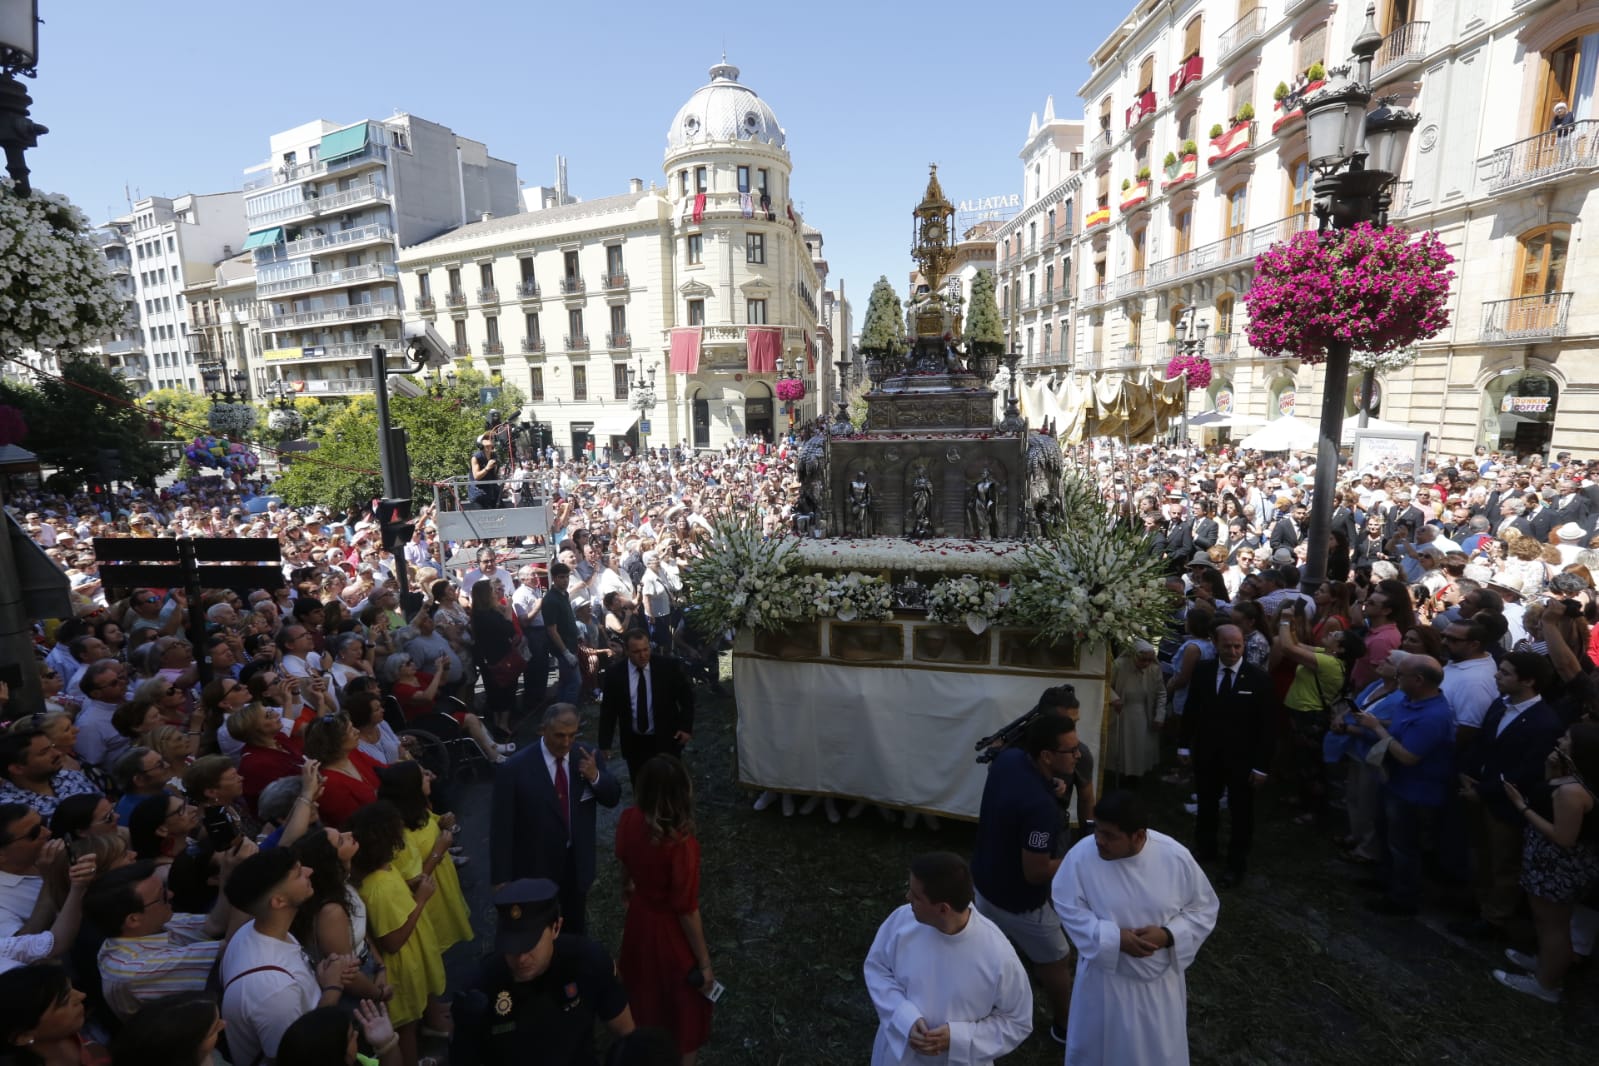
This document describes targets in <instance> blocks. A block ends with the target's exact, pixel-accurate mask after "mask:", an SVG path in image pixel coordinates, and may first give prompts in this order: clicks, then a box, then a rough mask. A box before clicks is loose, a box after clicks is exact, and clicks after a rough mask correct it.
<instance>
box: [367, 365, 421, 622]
mask: <svg viewBox="0 0 1599 1066" xmlns="http://www.w3.org/2000/svg"><path fill="white" fill-rule="evenodd" d="M372 392H373V396H374V398H375V399H376V400H377V405H378V469H379V470H381V471H382V472H383V495H384V497H385V498H386V499H398V498H400V490H401V488H402V486H406V485H409V484H410V482H411V479H410V477H409V476H405V477H401V476H400V471H399V467H398V465H397V463H396V457H395V454H394V440H393V437H392V435H393V432H394V430H393V427H392V426H390V424H389V359H388V353H387V352H385V351H384V350H383V346H382V345H380V344H379V345H374V346H373V347H372ZM410 491H411V490H410V489H409V488H407V489H405V492H406V493H407V494H409V493H410ZM411 513H412V514H413V515H414V514H415V513H416V512H415V501H412V512H411ZM394 583H395V585H397V586H398V587H399V592H400V605H401V607H400V609H401V611H402V612H404V613H405V614H407V615H409V613H410V612H409V611H408V610H407V609H406V606H405V600H406V596H407V594H408V593H409V592H410V591H411V589H410V574H409V572H408V571H407V568H406V565H405V547H404V545H399V550H398V551H396V552H394Z"/></svg>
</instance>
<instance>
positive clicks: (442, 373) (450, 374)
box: [428, 370, 455, 400]
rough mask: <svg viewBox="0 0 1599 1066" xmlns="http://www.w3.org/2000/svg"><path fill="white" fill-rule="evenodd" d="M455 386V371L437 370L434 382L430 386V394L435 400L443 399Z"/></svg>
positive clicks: (434, 374)
mask: <svg viewBox="0 0 1599 1066" xmlns="http://www.w3.org/2000/svg"><path fill="white" fill-rule="evenodd" d="M453 388H455V371H453V370H435V371H434V373H433V384H431V385H429V386H428V395H429V396H432V397H433V398H434V399H435V400H442V399H443V398H444V397H446V396H448V395H449V394H450V390H451V389H453Z"/></svg>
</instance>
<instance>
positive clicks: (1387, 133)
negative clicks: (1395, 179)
mask: <svg viewBox="0 0 1599 1066" xmlns="http://www.w3.org/2000/svg"><path fill="white" fill-rule="evenodd" d="M1420 121H1421V115H1420V114H1418V113H1417V112H1415V111H1411V110H1410V109H1408V108H1404V107H1400V106H1398V102H1397V101H1395V100H1393V99H1384V100H1383V101H1381V102H1380V103H1379V104H1378V105H1377V107H1376V109H1375V110H1373V111H1372V112H1371V113H1369V114H1368V115H1367V116H1366V156H1367V159H1366V166H1367V169H1370V170H1377V171H1381V172H1383V173H1385V174H1392V175H1395V176H1397V175H1398V174H1399V167H1400V165H1401V164H1402V163H1403V162H1404V160H1405V152H1406V150H1407V149H1408V148H1409V147H1410V135H1411V134H1412V133H1413V132H1415V129H1416V125H1417V123H1419V122H1420Z"/></svg>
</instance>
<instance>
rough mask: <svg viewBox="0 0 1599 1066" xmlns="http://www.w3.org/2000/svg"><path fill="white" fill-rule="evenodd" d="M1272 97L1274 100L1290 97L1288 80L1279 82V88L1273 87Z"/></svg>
mask: <svg viewBox="0 0 1599 1066" xmlns="http://www.w3.org/2000/svg"><path fill="white" fill-rule="evenodd" d="M1271 98H1272V99H1273V100H1286V99H1288V83H1287V82H1286V81H1280V82H1278V83H1277V88H1275V89H1273V90H1272V91H1271Z"/></svg>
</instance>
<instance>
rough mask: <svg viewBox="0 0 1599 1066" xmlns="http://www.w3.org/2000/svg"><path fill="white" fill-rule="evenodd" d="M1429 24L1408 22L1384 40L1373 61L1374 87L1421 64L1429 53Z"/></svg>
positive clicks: (1372, 79)
mask: <svg viewBox="0 0 1599 1066" xmlns="http://www.w3.org/2000/svg"><path fill="white" fill-rule="evenodd" d="M1429 25H1431V23H1427V22H1407V23H1405V25H1403V26H1401V27H1399V28H1398V29H1397V30H1395V31H1394V32H1392V33H1390V34H1389V35H1388V36H1386V37H1384V38H1383V39H1382V47H1380V48H1378V49H1377V54H1376V55H1375V56H1373V57H1372V60H1371V81H1372V84H1373V85H1376V84H1377V82H1379V81H1381V80H1383V79H1385V78H1390V77H1395V76H1397V75H1399V74H1402V73H1404V72H1405V71H1406V70H1409V69H1410V68H1411V67H1413V66H1416V65H1417V64H1418V63H1420V62H1421V57H1422V56H1423V55H1425V54H1426V52H1427V27H1428V26H1429Z"/></svg>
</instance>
